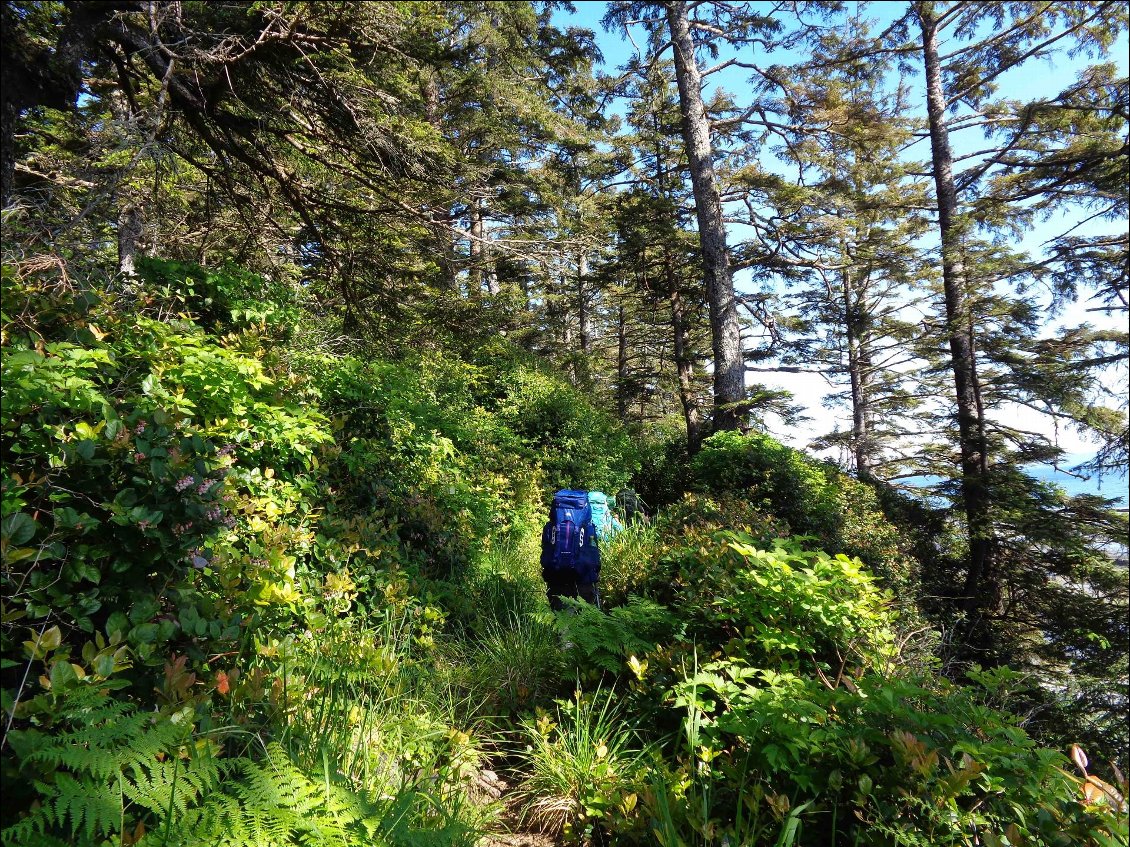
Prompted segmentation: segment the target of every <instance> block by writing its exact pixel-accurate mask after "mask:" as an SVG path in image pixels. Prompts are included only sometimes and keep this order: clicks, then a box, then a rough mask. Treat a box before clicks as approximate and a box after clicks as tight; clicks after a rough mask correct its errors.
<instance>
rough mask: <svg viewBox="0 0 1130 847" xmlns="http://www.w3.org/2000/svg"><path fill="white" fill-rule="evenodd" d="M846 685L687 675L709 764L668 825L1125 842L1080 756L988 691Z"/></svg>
mask: <svg viewBox="0 0 1130 847" xmlns="http://www.w3.org/2000/svg"><path fill="white" fill-rule="evenodd" d="M839 682H840V684H838V685H836V684H826V682H825V681H824V680H817V679H812V678H805V677H802V676H798V675H796V674H791V673H784V674H781V673H777V672H774V671H771V670H764V669H756V668H752V667H748V666H745V665H742V664H740V663H734V662H729V661H719V662H715V663H712V664H709V665H707V666H705V667H703V668H702V669H700V671H699V672H698V673H696V674H693V675H691V676H689V677H688V678H687V679H685V680H684V681H683V682H681V683H679V684H678V685H677V686H675V688H674V691H673V694H674V705H675V706H676V707H682V708H684V709H685V710H686V718H685V723H684V737H685V739H686V744H687V747H688V752H690V753H691V754H692V755H693V757H694V760H695V761H696V766H695V767H694V768H693V770H684V771H683V772H682V773H683V776H682V778H680V777H679V776H678V775H676V776H675V778H674V779H671V778H670V777H669V778H668V779H667V780H665V781H661V782H660V783H659V785H658V788H657V789H656V791H655V792H654V793H653V794H652V795H650V796H649V798H648V799H649V803H650V805H651V806H652V807H653V808H655V809H657V810H659V811H660V812H662V815H660V816H659V817H658V818H657V819H658V820H659V821H661V822H662V826H660V827H659V829H660V830H661V831H666V832H667V833H668V834H671V833H684V834H688V835H689V836H690V837H688V838H687V839H686V841H685V843H708V842H707V841H705V840H704V841H697V840H696V839H695V838H694V833H695V832H696V831H697V832H701V830H702V827H703V825H704V818H703V815H704V814H705V816H706V820H708V821H713V826H714V832H715V834H716V837H718V836H723V835H725V834H727V833H730V834H733V833H736V832H742V833H745V834H746V835H745V838H744V839H743V840H742V841H740V843H743V844H749V845H755V844H772V843H774V839H783V838H786V836H788V837H789V838H792V839H794V840H793V841H786V842H782V841H781V840H777V841H776V843H778V844H780V843H803V844H831V843H845V844H860V845H876V847H878V845H887V844H914V845H919V844H920V845H924V846H925V845H955V847H956V845H969V844H975V843H984V844H994V845H1005V844H1030V845H1037V846H1041V847H1042V845H1047V847H1051V845H1064V847H1066V845H1068V844H1072V845H1074V844H1080V845H1082V844H1093V845H1114V844H1119V843H1125V839H1126V833H1127V829H1126V816H1125V814H1121V815H1118V814H1115V813H1112V811H1111V810H1109V809H1107V810H1104V809H1102V808H1091V807H1086V806H1085V805H1084V804H1083V803H1082V802H1081V800H1082V798H1081V795H1080V791H1079V788H1080V780H1078V779H1075V778H1073V777H1072V776H1070V775H1069V774H1068V773H1067V771H1066V768H1067V765H1068V763H1067V760H1066V758H1065V757H1064V756H1063V755H1061V754H1059V753H1056V752H1054V751H1051V750H1045V749H1040V748H1038V747H1037V746H1036V744H1035V743H1034V742H1033V741H1032V740H1031V739H1029V738H1028V737H1027V735H1026V734H1025V733H1024V732H1023V731H1022V730H1021V729H1020V728H1019V727H1018V726H1016V724H1015V722H1014V721H1013V720H1012V719H1010V718H1008V717H1007V716H1006V715H1004V714H1003V713H1001V712H998V711H995V710H992V709H989V708H986V707H985V706H983V705H981V704H980V703H979V702H978V698H977V696H976V694H975V692H972V691H969V690H967V689H962V688H958V687H956V686H952V685H949V684H947V683H945V682H938V681H936V680H930V681H926V680H918V679H915V678H906V679H902V678H892V677H882V676H879V675H875V674H865V675H862V676H858V677H856V678H854V680H853V679H849V678H847V677H845V678H843V679H842V680H839ZM750 833H753V835H752V836H751V835H750ZM664 843H671V842H670V840H667V841H665V842H664ZM735 843H739V842H735Z"/></svg>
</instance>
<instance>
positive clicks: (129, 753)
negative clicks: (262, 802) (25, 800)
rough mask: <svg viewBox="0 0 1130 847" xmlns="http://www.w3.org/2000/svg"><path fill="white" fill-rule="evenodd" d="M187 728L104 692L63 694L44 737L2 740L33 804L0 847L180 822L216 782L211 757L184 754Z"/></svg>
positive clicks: (27, 733)
mask: <svg viewBox="0 0 1130 847" xmlns="http://www.w3.org/2000/svg"><path fill="white" fill-rule="evenodd" d="M188 729H189V727H187V726H183V725H178V724H177V723H174V722H173V721H172V720H170V719H169V718H168V717H167V716H164V715H156V714H145V713H142V712H138V711H137V709H136V707H134V706H133V705H132V704H130V703H127V702H123V701H115V700H111V699H109V698H108V697H107V696H106V693H105V692H104V691H97V690H90V689H75V690H72V691H68V692H67V696H66V699H65V700H64V701H63V702H62V703H61V704H60V706H59V710H58V712H57V716H56V723H55V725H54V726H52V727H51V732H50V734H49V733H47V732H44V731H42V730H38V729H31V730H24V731H22V732H13V733H12V734H11V736H10V738H11V742H12V748H13V750H14V752H15V753H16V755H17V756H18V757H19V759H20V770H21V772H22V773H23V774H24V775H26V776H28V777H30V778H31V779H32V783H33V785H34V787H35V789H36V791H37V792H38V794H39V801H38V804H37V807H36V808H34V809H33V810H32V811H30V812H29V813H28V814H27V815H26V816H25V817H24V818H23V819H22V820H20V821H18V822H17V823H15V824H13V825H11V826H9V827H7V828H5V829H4V830H3V831H2V832H0V842H2V843H3V844H4V845H5V847H8V845H11V846H12V847H17V845H19V846H20V847H23V845H33V844H40V843H48V844H50V843H55V840H56V839H62V838H65V839H66V841H65V843H68V844H82V843H97V842H99V841H101V840H102V839H103V838H105V837H106V836H111V835H115V834H117V833H119V832H121V830H122V828H123V826H124V825H126V823H127V818H128V819H129V822H131V823H132V822H133V821H135V820H142V821H145V822H147V823H152V822H155V821H160V820H162V819H164V818H166V817H167V816H168V815H169V814H170V813H172V814H173V815H174V816H177V815H183V814H184V813H185V812H186V811H187V810H188V808H189V806H190V805H191V804H193V803H194V802H195V801H196V800H197V799H198V798H199V797H200V796H202V795H203V794H205V793H207V792H209V791H211V790H212V788H213V787H214V786H215V784H216V782H217V780H218V777H219V772H218V769H217V767H216V764H215V762H214V761H213V760H212V758H211V756H209V755H200V756H191V757H189V756H187V755H186V753H185V749H184V742H185V741H186V739H187V733H188ZM80 839H81V840H80Z"/></svg>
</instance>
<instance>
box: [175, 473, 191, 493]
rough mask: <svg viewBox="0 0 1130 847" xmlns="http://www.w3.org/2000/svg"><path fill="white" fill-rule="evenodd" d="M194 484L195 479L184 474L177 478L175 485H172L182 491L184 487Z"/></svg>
mask: <svg viewBox="0 0 1130 847" xmlns="http://www.w3.org/2000/svg"><path fill="white" fill-rule="evenodd" d="M195 484H196V479H195V478H193V477H191V476H184V477H181V478H180V479H178V480H177V482H176V485H174V486H173V488H175V489H176V490H177V491H184V490H185V489H186V488H191V487H192V486H193V485H195Z"/></svg>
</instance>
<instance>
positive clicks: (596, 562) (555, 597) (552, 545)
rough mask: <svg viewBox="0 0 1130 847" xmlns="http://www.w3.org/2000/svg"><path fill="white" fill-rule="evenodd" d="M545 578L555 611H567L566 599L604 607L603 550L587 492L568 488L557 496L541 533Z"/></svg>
mask: <svg viewBox="0 0 1130 847" xmlns="http://www.w3.org/2000/svg"><path fill="white" fill-rule="evenodd" d="M541 575H542V579H544V580H545V585H546V596H547V597H548V598H549V607H550V608H551V609H553V611H555V612H559V611H561V609H563V608H564V604H563V603H562V602H561V598H562V597H574V598H575V597H580V598H581V599H582V600H584V601H585V602H587V603H591V604H592V605H594V606H596V607H597V608H598V609H599V608H600V592H599V591H598V590H597V587H596V583H597V581H598V580H599V579H600V547H599V546H598V545H597V528H596V524H595V523H594V522H593V514H592V507H591V506H590V505H589V494H588V492H587V491H575V490H573V489H570V488H564V489H562V490H560V491H558V492H557V493H556V494H554V495H553V504H552V505H551V506H550V508H549V520H548V521H547V522H546V524H545V527H544V528H543V529H542V532H541Z"/></svg>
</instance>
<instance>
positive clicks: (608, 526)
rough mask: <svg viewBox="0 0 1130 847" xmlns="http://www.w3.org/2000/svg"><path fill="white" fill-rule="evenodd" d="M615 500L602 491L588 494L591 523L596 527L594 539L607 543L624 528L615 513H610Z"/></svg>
mask: <svg viewBox="0 0 1130 847" xmlns="http://www.w3.org/2000/svg"><path fill="white" fill-rule="evenodd" d="M615 502H616V501H615V499H614V498H611V497H609V496H608V495H607V494H605V493H604V492H602V491H590V492H589V507H590V508H591V509H592V522H593V523H594V524H595V525H596V537H597V538H598V539H599V540H601V541H608V540H609V539H611V538H612V536H614V535H615V534H616V533H618V532H619V531H620V530H622V529H623V528H624V526H623V524H621V523H620V519H619V518H618V517H616V513H615V512H614V511H612V509H613V507H614V506H615Z"/></svg>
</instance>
